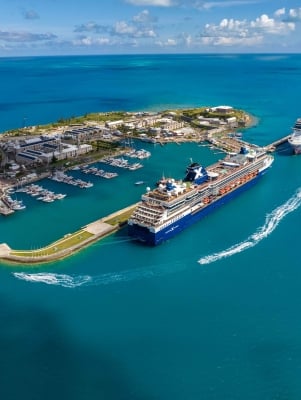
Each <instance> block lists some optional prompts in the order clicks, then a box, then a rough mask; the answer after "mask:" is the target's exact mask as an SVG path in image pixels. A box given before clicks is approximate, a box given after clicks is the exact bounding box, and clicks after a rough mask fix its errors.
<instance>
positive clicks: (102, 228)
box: [84, 220, 116, 236]
mask: <svg viewBox="0 0 301 400" xmlns="http://www.w3.org/2000/svg"><path fill="white" fill-rule="evenodd" d="M115 229H116V228H114V227H113V226H112V225H110V224H107V223H105V222H102V221H101V220H99V221H95V222H92V223H91V224H89V225H87V226H85V227H84V230H85V231H87V232H89V233H92V234H93V235H97V236H98V235H101V234H105V233H106V232H111V231H113V230H115Z"/></svg>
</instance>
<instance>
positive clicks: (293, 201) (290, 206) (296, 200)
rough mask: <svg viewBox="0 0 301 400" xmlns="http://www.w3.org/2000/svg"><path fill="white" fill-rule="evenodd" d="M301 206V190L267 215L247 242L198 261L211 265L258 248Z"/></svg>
mask: <svg viewBox="0 0 301 400" xmlns="http://www.w3.org/2000/svg"><path fill="white" fill-rule="evenodd" d="M300 205H301V188H299V189H298V190H297V191H296V193H295V194H294V195H293V196H292V197H291V198H290V199H289V200H287V201H286V202H285V203H283V204H282V205H280V206H279V207H277V208H275V210H273V211H272V212H271V213H269V214H267V215H266V218H265V223H264V224H263V226H261V227H259V228H258V229H257V231H256V232H255V233H253V234H252V235H250V236H249V237H248V238H247V239H246V240H245V241H243V242H240V243H238V244H235V245H234V246H231V247H229V248H228V249H226V250H223V251H220V252H218V253H213V254H211V255H209V256H205V257H202V258H200V259H199V260H198V262H199V264H210V263H212V262H215V261H218V260H221V259H222V258H226V257H231V256H233V255H235V254H237V253H241V252H242V251H245V250H247V249H249V248H251V247H254V246H256V245H257V244H258V243H259V242H261V240H263V239H265V238H266V237H268V236H269V235H270V234H271V233H272V232H273V231H274V230H275V229H276V228H277V226H278V224H279V223H280V222H281V221H282V220H283V218H285V217H286V216H287V215H288V214H289V213H291V212H293V211H295V210H296V209H297V208H299V207H300Z"/></svg>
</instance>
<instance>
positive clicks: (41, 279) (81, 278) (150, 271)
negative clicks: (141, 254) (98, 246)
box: [13, 263, 186, 288]
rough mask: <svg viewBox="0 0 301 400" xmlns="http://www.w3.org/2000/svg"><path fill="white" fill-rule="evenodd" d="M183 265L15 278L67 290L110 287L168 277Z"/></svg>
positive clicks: (18, 274)
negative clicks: (86, 287)
mask: <svg viewBox="0 0 301 400" xmlns="http://www.w3.org/2000/svg"><path fill="white" fill-rule="evenodd" d="M185 266H186V265H185V264H183V263H176V264H173V263H170V264H161V265H154V266H149V267H142V268H136V269H132V270H125V271H120V272H109V273H106V274H100V275H96V276H90V275H66V274H56V273H35V274H29V273H25V272H14V273H13V275H14V277H15V278H18V279H21V280H24V281H27V282H32V283H44V284H47V285H55V286H62V287H66V288H76V287H79V286H100V285H109V284H113V283H118V282H129V281H134V280H138V279H147V278H151V277H158V276H164V275H168V274H171V273H174V272H177V271H180V270H183V269H184V268H185Z"/></svg>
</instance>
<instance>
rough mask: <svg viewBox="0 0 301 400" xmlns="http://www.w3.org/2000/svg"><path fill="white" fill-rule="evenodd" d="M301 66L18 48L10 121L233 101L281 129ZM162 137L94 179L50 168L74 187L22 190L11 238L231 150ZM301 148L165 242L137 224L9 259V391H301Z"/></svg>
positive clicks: (60, 226) (5, 83)
mask: <svg viewBox="0 0 301 400" xmlns="http://www.w3.org/2000/svg"><path fill="white" fill-rule="evenodd" d="M300 78H301V56H300V55H232V56H229V55H227V56H226V55H225V56H223V55H169V56H162V55H160V56H159V55H158V56H157V55H151V56H149V55H148V56H104V57H97V56H91V57H49V58H48V57H41V58H7V59H5V58H4V59H0V87H1V92H0V131H5V130H7V129H13V128H18V127H22V126H23V125H24V124H26V125H35V124H44V123H47V122H52V121H56V120H58V119H60V118H65V117H69V116H75V115H83V114H85V113H89V112H97V111H99V112H102V111H112V110H128V111H138V110H160V109H167V108H176V107H193V106H203V105H208V106H216V105H221V104H225V105H231V106H233V107H236V108H241V109H244V110H246V111H248V112H250V113H252V114H253V115H254V116H256V117H257V118H258V124H257V125H256V126H255V127H253V128H251V129H249V130H247V131H245V132H244V138H245V139H246V140H248V141H250V142H253V143H256V144H258V145H265V144H268V143H270V142H271V141H273V140H275V139H277V138H280V137H282V136H284V135H287V134H288V133H290V131H291V127H292V125H293V124H294V122H295V119H296V118H297V117H300V113H301V112H300V101H299V98H300V92H301V79H300ZM143 147H146V146H145V144H143ZM147 148H148V149H149V150H150V151H151V152H152V157H151V158H150V159H149V160H146V161H144V168H143V169H141V170H137V171H134V172H133V171H132V172H130V171H118V172H120V175H119V177H118V178H116V179H112V180H109V181H107V180H102V179H100V178H97V177H95V178H91V180H93V182H94V187H93V188H90V189H88V190H81V189H77V188H73V187H72V188H70V187H68V186H62V185H60V184H58V183H54V182H51V181H49V180H45V181H43V182H42V184H43V186H47V187H49V188H54V189H57V190H58V191H61V192H65V193H68V197H66V198H65V199H64V200H63V201H61V202H55V203H51V204H44V203H43V204H40V203H39V202H37V201H36V200H34V199H32V198H29V197H28V196H26V195H22V194H20V195H19V197H20V198H22V199H23V200H24V202H25V204H26V205H27V208H26V210H24V211H22V212H19V213H15V214H14V215H12V216H10V217H6V218H5V217H0V225H1V229H0V242H7V243H8V244H9V245H10V246H11V247H13V248H37V247H39V246H42V245H45V244H47V243H49V242H50V241H53V240H55V239H57V238H59V237H60V236H62V235H64V234H66V233H68V232H73V231H74V230H76V229H78V228H80V227H81V226H83V225H85V224H87V223H88V222H90V221H93V220H94V219H97V218H100V217H101V216H103V215H106V214H108V213H109V212H113V211H115V210H116V209H118V208H120V207H124V206H126V205H128V204H132V203H134V202H135V201H137V200H138V199H139V197H140V195H141V193H142V192H143V190H144V188H143V187H141V186H135V185H134V182H135V181H137V180H141V179H142V180H144V181H146V182H147V184H149V185H150V186H151V185H153V184H154V182H156V180H158V178H160V177H161V176H162V174H165V175H171V174H173V175H174V176H175V177H177V178H181V177H182V176H183V173H184V171H185V167H186V165H187V164H188V163H189V160H190V158H193V160H195V161H200V162H202V163H203V164H204V165H208V164H210V163H212V162H213V161H214V160H216V159H218V158H220V157H221V154H218V153H212V150H210V149H208V148H206V147H199V146H197V145H196V144H183V145H180V146H178V145H168V146H164V147H161V146H154V145H148V146H147ZM300 163H301V158H300V157H298V156H292V154H291V151H290V149H289V148H287V147H285V146H284V147H282V148H281V149H280V150H279V151H278V152H277V153H276V154H275V161H274V164H273V167H272V168H271V170H270V171H269V172H268V174H267V175H266V176H265V177H264V178H263V179H262V180H261V181H260V182H259V183H258V185H257V186H255V187H253V188H252V189H250V190H249V191H248V192H246V193H244V194H242V195H241V196H240V197H238V198H237V199H235V200H234V201H233V202H231V203H229V204H227V205H225V206H224V207H223V208H220V209H219V210H217V211H216V212H214V213H212V214H211V215H210V216H208V217H206V218H205V219H204V220H203V221H201V222H200V223H198V224H195V225H194V226H192V227H191V228H190V229H189V230H187V231H185V232H183V233H182V234H180V235H178V236H177V237H176V238H174V239H172V240H170V241H169V242H167V243H164V244H163V245H162V246H159V247H157V248H146V247H143V246H141V245H138V244H136V243H133V242H131V241H130V240H129V238H128V237H127V235H126V231H125V230H121V231H120V232H118V233H117V234H115V235H112V236H110V237H107V238H106V239H104V240H103V241H100V242H98V243H96V244H94V245H92V246H91V247H89V248H87V249H85V250H83V251H82V252H80V253H78V254H76V255H74V256H73V257H70V258H68V259H66V260H64V261H60V262H57V263H53V264H50V265H47V266H45V265H44V266H42V267H35V268H29V267H21V268H20V267H12V266H6V265H1V267H0V282H1V283H0V319H1V328H0V397H1V399H3V400H7V399H9V400H10V399H19V398H20V399H21V398H22V399H26V400H27V399H28V400H29V399H30V400H35V399H37V400H40V399H54V398H67V399H72V400H78V399H80V400H82V399H85V400H86V399H105V400H107V399H108V400H115V399H116V400H119V399H120V400H121V399H122V400H125V399H131V400H132V399H134V400H136V399H137V400H138V399H139V400H151V399H152V400H154V399H156V400H163V399H164V400H166V399H172V400H182V399H187V400H199V399H206V400H207V399H208V400H211V399H214V400H217V399H218V400H219V399H223V400H241V399H244V400H253V399H254V400H255V399H256V400H274V399H275V400H276V399H277V400H288V399H290V400H292V399H300V397H301V383H300V373H301V339H300V338H301V320H300V318H299V315H300V307H301V306H300V304H301V294H300V282H301V270H300V262H299V256H298V251H297V250H298V248H299V223H300V220H301V207H300V205H301V197H300V190H301V181H300V173H299V170H300ZM73 173H74V174H79V172H73ZM82 178H84V179H85V178H86V175H84V176H82Z"/></svg>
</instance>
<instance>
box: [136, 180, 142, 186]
mask: <svg viewBox="0 0 301 400" xmlns="http://www.w3.org/2000/svg"><path fill="white" fill-rule="evenodd" d="M143 184H144V181H137V182H135V185H136V186H139V185H143Z"/></svg>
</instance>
